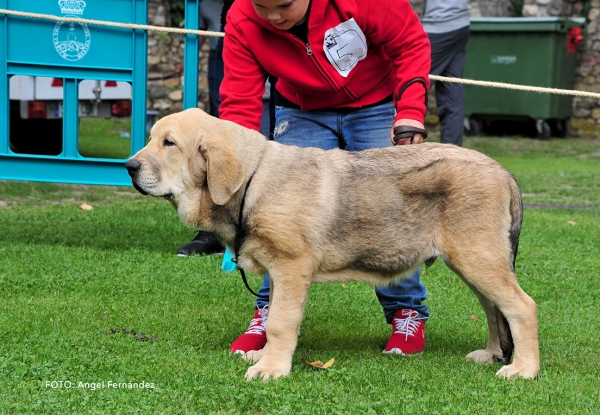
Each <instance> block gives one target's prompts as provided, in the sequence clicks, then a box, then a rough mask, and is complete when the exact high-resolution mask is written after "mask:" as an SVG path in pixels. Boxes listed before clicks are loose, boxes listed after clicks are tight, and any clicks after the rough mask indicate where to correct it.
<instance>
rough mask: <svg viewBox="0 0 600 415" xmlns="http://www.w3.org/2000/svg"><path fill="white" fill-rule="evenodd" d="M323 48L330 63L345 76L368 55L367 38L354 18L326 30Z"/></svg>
mask: <svg viewBox="0 0 600 415" xmlns="http://www.w3.org/2000/svg"><path fill="white" fill-rule="evenodd" d="M323 50H325V55H327V59H329V63H331V64H332V65H333V67H334V68H335V69H336V70H337V71H338V72H339V74H340V75H342V76H343V77H344V78H345V77H347V76H348V74H349V73H350V71H351V70H352V69H354V67H355V66H356V64H357V63H358V61H360V60H362V59H364V58H365V57H366V56H367V39H366V38H365V35H364V33H363V32H362V30H360V27H358V24H356V21H355V20H354V19H350V20H348V21H345V22H344V23H340V24H339V25H337V26H336V27H334V28H331V29H329V30H328V31H327V32H325V41H324V43H323Z"/></svg>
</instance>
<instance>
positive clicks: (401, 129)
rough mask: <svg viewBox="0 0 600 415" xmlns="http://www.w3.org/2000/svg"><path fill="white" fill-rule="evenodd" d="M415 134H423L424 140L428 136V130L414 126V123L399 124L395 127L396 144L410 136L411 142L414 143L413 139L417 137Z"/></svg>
mask: <svg viewBox="0 0 600 415" xmlns="http://www.w3.org/2000/svg"><path fill="white" fill-rule="evenodd" d="M415 134H421V135H422V136H423V140H425V139H426V138H427V130H424V129H422V128H418V127H413V126H412V125H399V126H398V127H395V128H394V144H398V141H400V140H402V139H405V138H410V143H412V139H413V138H414V137H415Z"/></svg>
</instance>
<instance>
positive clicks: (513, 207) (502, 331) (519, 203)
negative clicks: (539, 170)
mask: <svg viewBox="0 0 600 415" xmlns="http://www.w3.org/2000/svg"><path fill="white" fill-rule="evenodd" d="M508 185H509V187H510V204H509V209H510V217H511V224H510V230H509V238H510V246H511V258H510V260H511V269H512V271H513V272H515V265H516V261H517V253H518V252H519V237H520V235H521V226H522V224H523V199H522V198H521V190H520V189H519V185H518V184H517V179H515V177H514V176H513V175H512V174H511V175H510V177H509V180H508ZM496 321H497V322H498V336H499V338H500V349H502V362H503V363H504V364H509V363H510V358H511V356H512V353H513V350H514V348H515V345H514V343H513V338H512V333H511V332H510V326H509V325H508V321H507V320H506V318H505V317H504V315H503V314H502V312H501V311H500V309H499V308H498V307H496Z"/></svg>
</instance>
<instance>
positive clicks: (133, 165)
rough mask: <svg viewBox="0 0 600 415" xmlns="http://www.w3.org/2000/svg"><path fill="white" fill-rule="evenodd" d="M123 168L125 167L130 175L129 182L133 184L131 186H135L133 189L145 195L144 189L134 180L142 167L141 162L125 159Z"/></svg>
mask: <svg viewBox="0 0 600 415" xmlns="http://www.w3.org/2000/svg"><path fill="white" fill-rule="evenodd" d="M125 168H126V169H127V172H129V175H130V176H131V183H132V184H133V187H134V188H135V190H137V191H138V192H140V193H141V194H143V195H147V194H148V193H147V192H146V191H144V189H142V188H141V187H140V186H138V184H137V183H136V182H135V179H136V177H137V175H138V173H139V171H140V169H141V168H142V163H140V162H139V161H138V160H136V159H129V160H127V163H125Z"/></svg>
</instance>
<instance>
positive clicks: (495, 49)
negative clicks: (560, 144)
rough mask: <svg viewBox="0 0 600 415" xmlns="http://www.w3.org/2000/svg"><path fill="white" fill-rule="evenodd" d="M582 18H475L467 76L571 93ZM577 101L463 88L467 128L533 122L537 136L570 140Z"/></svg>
mask: <svg viewBox="0 0 600 415" xmlns="http://www.w3.org/2000/svg"><path fill="white" fill-rule="evenodd" d="M584 24H585V19H584V18H562V17H555V18H473V19H471V35H470V38H469V42H468V44H467V59H466V62H465V68H464V77H465V78H467V79H474V80H481V81H493V82H504V83H511V84H520V85H529V86H539V87H546V88H560V89H573V86H574V82H575V68H576V49H577V44H578V43H579V41H580V40H581V39H582V36H581V31H582V28H583V26H584ZM572 102H573V98H572V97H570V96H563V95H556V94H541V93H536V92H523V91H515V90H508V89H499V88H486V87H479V86H471V85H467V86H466V87H465V129H466V132H467V133H473V134H476V133H478V131H479V125H480V122H483V123H484V125H486V124H487V125H489V124H491V123H492V122H494V121H498V120H500V121H505V120H506V121H509V120H516V121H535V127H536V130H535V132H536V133H537V135H538V137H539V138H542V139H548V138H549V137H550V135H551V133H553V135H556V136H561V137H566V136H567V135H568V132H569V122H568V121H569V118H570V116H571V111H572Z"/></svg>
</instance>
